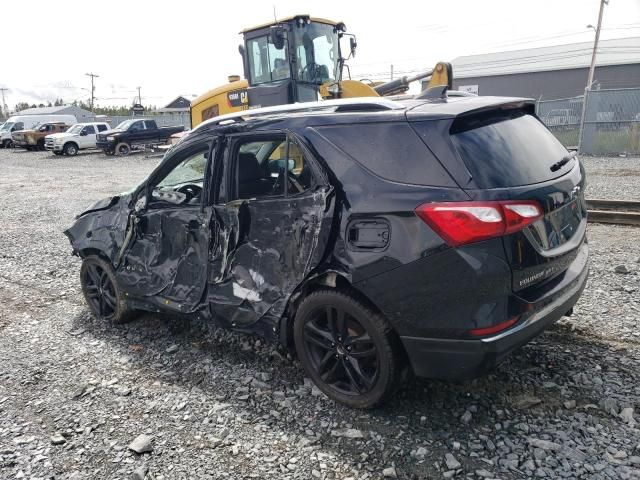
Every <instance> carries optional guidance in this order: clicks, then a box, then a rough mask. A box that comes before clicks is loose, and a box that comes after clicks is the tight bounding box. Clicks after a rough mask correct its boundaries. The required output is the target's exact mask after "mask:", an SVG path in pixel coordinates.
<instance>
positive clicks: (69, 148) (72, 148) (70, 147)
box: [62, 142, 78, 156]
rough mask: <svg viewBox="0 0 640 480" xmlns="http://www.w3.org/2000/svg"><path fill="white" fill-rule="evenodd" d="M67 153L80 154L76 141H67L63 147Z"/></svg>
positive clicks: (71, 154)
mask: <svg viewBox="0 0 640 480" xmlns="http://www.w3.org/2000/svg"><path fill="white" fill-rule="evenodd" d="M62 151H63V152H64V154H65V155H70V156H74V155H77V154H78V146H77V145H76V144H75V143H72V142H69V143H65V144H64V147H63V149H62Z"/></svg>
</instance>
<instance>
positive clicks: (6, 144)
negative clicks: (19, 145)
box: [2, 140, 13, 148]
mask: <svg viewBox="0 0 640 480" xmlns="http://www.w3.org/2000/svg"><path fill="white" fill-rule="evenodd" d="M2 146H3V147H4V148H11V147H13V141H12V140H5V141H3V142H2Z"/></svg>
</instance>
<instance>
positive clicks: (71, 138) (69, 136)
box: [44, 122, 110, 155]
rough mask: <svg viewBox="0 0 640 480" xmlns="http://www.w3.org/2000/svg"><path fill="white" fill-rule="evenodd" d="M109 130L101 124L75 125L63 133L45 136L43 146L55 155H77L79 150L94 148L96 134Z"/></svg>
mask: <svg viewBox="0 0 640 480" xmlns="http://www.w3.org/2000/svg"><path fill="white" fill-rule="evenodd" d="M109 128H110V127H109V124H107V123H103V122H89V123H76V124H75V125H73V126H72V127H71V128H69V129H68V130H67V131H66V132H64V133H54V134H52V135H47V136H46V137H45V141H44V146H45V148H46V149H47V150H50V151H52V152H53V153H54V154H56V155H63V154H64V155H77V153H78V151H80V150H85V149H88V148H96V134H97V133H98V132H106V131H107V130H109Z"/></svg>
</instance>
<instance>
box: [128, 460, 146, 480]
mask: <svg viewBox="0 0 640 480" xmlns="http://www.w3.org/2000/svg"><path fill="white" fill-rule="evenodd" d="M148 471H149V467H148V466H147V464H146V463H143V464H142V465H140V466H139V467H138V468H136V469H135V470H134V471H133V474H132V475H131V478H132V480H144V477H146V476H147V472H148Z"/></svg>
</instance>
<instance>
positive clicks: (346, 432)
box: [331, 428, 364, 438]
mask: <svg viewBox="0 0 640 480" xmlns="http://www.w3.org/2000/svg"><path fill="white" fill-rule="evenodd" d="M331 436H332V437H343V438H364V434H363V433H362V431H361V430H358V429H355V428H343V429H340V430H331Z"/></svg>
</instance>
